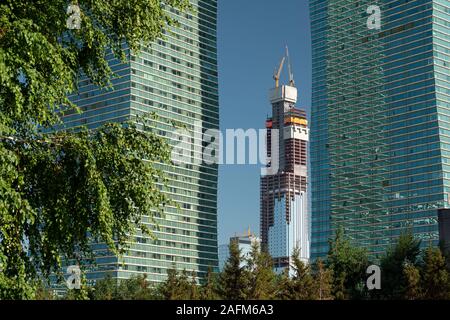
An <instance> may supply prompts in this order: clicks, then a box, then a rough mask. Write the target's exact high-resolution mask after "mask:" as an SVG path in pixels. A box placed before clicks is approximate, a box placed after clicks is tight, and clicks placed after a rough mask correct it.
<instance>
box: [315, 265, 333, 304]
mask: <svg viewBox="0 0 450 320" xmlns="http://www.w3.org/2000/svg"><path fill="white" fill-rule="evenodd" d="M313 276H314V284H315V290H316V292H315V294H314V295H315V297H316V298H317V299H318V300H332V299H333V295H332V291H333V271H332V270H330V269H328V268H327V267H326V266H325V263H324V262H323V261H322V260H321V259H317V260H316V261H314V264H313Z"/></svg>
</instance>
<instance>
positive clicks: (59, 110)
mask: <svg viewBox="0 0 450 320" xmlns="http://www.w3.org/2000/svg"><path fill="white" fill-rule="evenodd" d="M73 4H75V5H76V6H77V8H79V12H78V16H77V17H76V18H77V19H78V18H79V19H78V20H79V21H77V23H79V27H77V28H72V26H71V25H69V23H68V19H69V18H70V19H72V18H73V11H70V12H69V13H68V7H69V5H73ZM169 7H172V8H174V9H176V10H180V11H184V10H191V9H192V8H191V6H190V5H189V1H188V0H78V1H77V2H76V3H71V2H69V1H62V0H52V1H48V0H34V1H17V0H4V1H2V2H1V3H0V268H1V273H0V298H32V297H33V292H34V279H35V278H36V275H37V271H38V270H39V271H40V272H41V273H42V274H43V275H44V276H45V275H48V274H49V273H51V272H53V271H56V270H59V268H60V265H61V259H63V258H71V259H76V260H79V261H81V260H82V259H84V258H85V257H88V256H89V253H90V249H89V240H90V239H97V240H99V241H102V242H105V243H107V244H108V245H109V247H110V248H111V249H112V250H116V249H117V248H118V247H120V245H124V244H125V243H126V239H127V234H129V233H130V232H131V231H132V230H134V228H135V227H139V228H141V229H143V230H144V231H145V226H143V225H142V224H141V217H142V215H143V214H145V215H149V216H150V220H151V218H152V217H154V215H155V214H157V212H158V211H161V208H162V206H164V204H166V203H167V202H168V201H169V199H167V197H166V196H165V195H164V194H163V193H162V192H161V188H160V186H161V184H163V183H164V181H165V177H164V174H163V172H162V171H160V170H158V169H157V167H156V166H154V163H156V162H158V163H170V159H169V155H170V151H169V147H168V145H167V143H166V141H165V140H163V139H161V138H159V137H157V136H156V135H155V134H154V133H152V132H151V131H150V130H145V128H148V127H150V126H149V124H148V123H147V120H145V119H142V121H141V124H140V125H139V127H137V126H136V125H134V124H132V123H129V124H127V125H120V124H108V125H106V126H104V127H103V128H101V129H99V130H98V131H95V132H89V131H87V130H80V131H78V132H58V131H56V132H55V131H53V133H48V132H52V131H51V130H49V129H51V128H53V127H54V126H55V125H56V124H58V123H60V121H61V120H60V116H61V114H64V113H65V112H81V111H80V110H79V109H78V108H77V106H75V105H74V104H72V103H71V102H70V101H69V99H68V96H69V95H70V94H73V93H76V92H77V82H78V80H79V79H80V76H81V75H82V74H83V75H86V76H87V77H88V79H89V80H90V81H91V83H93V84H95V85H98V86H100V87H110V83H111V77H112V76H113V73H112V72H111V69H110V67H109V65H108V62H107V56H106V55H107V53H108V52H112V53H113V54H114V55H115V56H116V57H117V58H119V59H121V60H122V61H124V60H125V59H126V57H127V54H128V51H127V50H128V49H124V48H125V47H124V46H123V44H124V43H127V44H128V47H129V48H130V50H134V51H135V50H137V49H139V48H140V46H141V45H149V44H150V43H151V42H152V41H154V40H156V39H157V38H160V37H162V36H163V35H164V30H166V29H170V27H171V26H175V25H176V21H174V20H173V19H171V18H170V17H169V15H168V14H167V12H168V11H167V10H165V9H167V8H169ZM143 128H144V130H142V129H143ZM138 129H141V130H138ZM143 159H146V161H144V160H143ZM147 231H148V230H147Z"/></svg>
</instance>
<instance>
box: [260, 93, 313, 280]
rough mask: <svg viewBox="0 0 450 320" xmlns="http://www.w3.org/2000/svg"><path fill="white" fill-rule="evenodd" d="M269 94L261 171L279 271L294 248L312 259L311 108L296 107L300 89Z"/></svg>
mask: <svg viewBox="0 0 450 320" xmlns="http://www.w3.org/2000/svg"><path fill="white" fill-rule="evenodd" d="M269 98H270V102H271V104H272V117H271V118H269V119H267V121H266V128H267V158H268V160H269V161H268V162H267V163H268V167H267V168H266V169H267V170H266V174H264V175H262V176H261V217H260V218H261V221H260V223H261V238H262V239H261V240H262V244H263V246H264V247H265V248H267V249H268V251H269V253H270V255H271V256H272V258H273V259H274V268H275V270H276V271H277V272H282V271H283V270H284V269H285V268H288V267H289V266H290V265H291V260H292V259H291V255H292V253H293V251H294V248H299V249H300V258H301V259H302V260H303V261H308V260H309V246H310V241H309V234H310V226H309V224H310V221H309V212H308V196H307V177H308V158H307V146H308V140H309V129H308V121H307V118H306V112H305V111H304V110H301V109H298V108H296V107H295V103H296V102H297V88H295V87H294V86H286V85H282V86H279V87H276V88H274V89H272V90H270V93H269ZM275 163H276V164H277V165H275Z"/></svg>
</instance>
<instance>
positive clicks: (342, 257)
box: [326, 228, 369, 300]
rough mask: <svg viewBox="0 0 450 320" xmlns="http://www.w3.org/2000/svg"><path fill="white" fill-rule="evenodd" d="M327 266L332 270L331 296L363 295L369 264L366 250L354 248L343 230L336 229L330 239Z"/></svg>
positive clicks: (342, 297) (357, 296) (355, 296)
mask: <svg viewBox="0 0 450 320" xmlns="http://www.w3.org/2000/svg"><path fill="white" fill-rule="evenodd" d="M326 265H327V268H328V269H330V270H333V271H332V272H333V275H334V277H333V296H334V297H335V298H336V299H338V300H341V299H352V298H355V299H359V298H361V297H362V296H363V294H364V292H363V288H364V285H365V283H364V282H365V276H366V269H367V267H368V265H369V263H368V257H367V252H366V250H365V249H363V248H356V247H353V246H352V245H351V244H350V241H349V240H348V239H346V238H345V235H344V230H343V229H342V228H340V229H338V230H337V232H336V235H335V239H334V240H332V241H330V250H329V253H328V258H327V263H326Z"/></svg>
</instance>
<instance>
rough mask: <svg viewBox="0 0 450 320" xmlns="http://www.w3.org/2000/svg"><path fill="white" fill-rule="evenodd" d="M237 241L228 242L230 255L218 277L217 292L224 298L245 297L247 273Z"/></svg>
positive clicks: (238, 298)
mask: <svg viewBox="0 0 450 320" xmlns="http://www.w3.org/2000/svg"><path fill="white" fill-rule="evenodd" d="M242 262H243V259H242V257H241V250H240V249H239V245H238V242H237V241H231V242H230V257H229V259H228V261H227V262H226V263H225V267H224V269H223V271H222V273H221V274H220V277H219V294H220V295H221V297H222V298H223V299H226V300H242V299H246V292H247V288H248V273H247V270H246V268H244V266H242V265H241V264H242Z"/></svg>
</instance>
